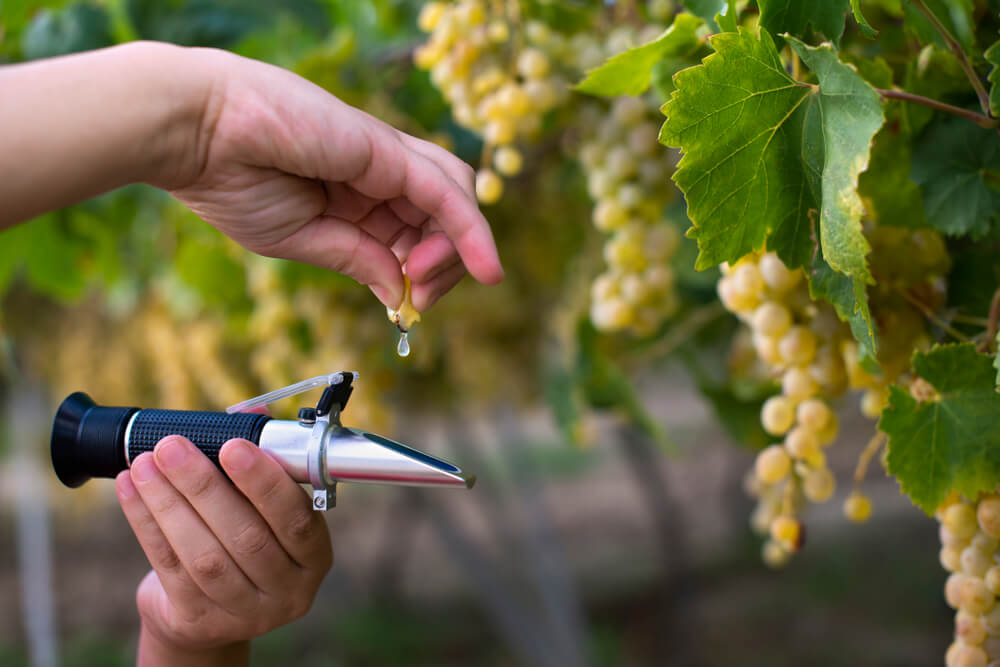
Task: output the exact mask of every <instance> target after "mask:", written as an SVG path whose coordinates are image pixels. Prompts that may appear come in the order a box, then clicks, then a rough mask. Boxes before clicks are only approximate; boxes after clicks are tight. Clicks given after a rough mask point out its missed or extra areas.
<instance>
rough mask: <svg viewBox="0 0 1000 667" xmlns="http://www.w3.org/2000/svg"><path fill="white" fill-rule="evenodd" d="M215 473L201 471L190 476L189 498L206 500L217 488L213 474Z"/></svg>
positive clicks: (187, 483) (188, 483) (188, 485)
mask: <svg viewBox="0 0 1000 667" xmlns="http://www.w3.org/2000/svg"><path fill="white" fill-rule="evenodd" d="M213 472H214V471H211V470H205V471H199V472H197V473H195V474H193V475H191V476H190V479H188V480H187V481H186V486H187V494H186V495H187V497H188V498H192V499H196V498H204V497H205V496H207V495H209V494H210V493H211V492H212V490H213V489H214V488H215V481H216V480H215V475H214V474H212V473H213Z"/></svg>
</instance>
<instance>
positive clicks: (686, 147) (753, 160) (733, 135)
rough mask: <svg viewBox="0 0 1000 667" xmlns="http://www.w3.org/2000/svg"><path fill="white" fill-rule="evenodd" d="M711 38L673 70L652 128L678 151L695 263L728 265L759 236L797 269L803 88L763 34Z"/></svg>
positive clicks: (802, 226)
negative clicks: (671, 86) (658, 123)
mask: <svg viewBox="0 0 1000 667" xmlns="http://www.w3.org/2000/svg"><path fill="white" fill-rule="evenodd" d="M711 45H712V47H713V48H714V49H715V53H714V54H712V55H710V56H708V57H707V58H705V59H704V61H703V62H702V64H701V65H698V66H695V67H691V68H689V69H686V70H683V71H681V72H678V74H677V75H676V76H675V77H674V83H675V84H676V86H677V88H676V90H675V91H674V94H673V95H672V96H671V98H670V100H669V101H668V102H667V103H666V104H665V105H664V106H663V113H664V115H665V116H666V117H667V119H666V122H665V123H664V125H663V128H662V130H661V132H660V141H661V142H662V143H664V144H666V145H668V146H673V147H676V148H680V149H681V151H682V152H683V157H682V158H681V160H680V162H679V164H678V168H677V170H676V171H675V173H674V180H675V182H676V183H677V185H678V186H679V187H680V189H681V190H682V191H683V192H684V195H685V198H686V199H687V204H688V217H689V218H690V219H691V222H692V223H693V225H694V226H693V227H692V228H691V229H690V230H689V231H688V235H689V236H691V237H692V238H695V239H697V241H698V247H699V249H700V253H699V255H698V261H697V264H696V268H698V269H699V270H700V269H705V268H708V267H710V266H715V265H716V264H719V263H721V262H735V261H737V260H739V259H740V258H741V257H743V256H744V255H746V254H747V253H749V252H752V251H755V250H760V249H761V248H762V247H763V246H764V242H765V241H767V244H768V247H769V248H770V249H772V250H774V251H775V252H777V253H778V255H779V256H780V257H781V259H782V260H784V262H785V264H787V265H789V266H791V267H798V266H803V265H805V264H807V263H808V262H809V259H810V255H811V250H812V242H811V240H810V234H811V221H810V215H809V213H810V210H815V209H816V208H817V205H816V202H815V198H814V195H813V193H812V191H811V189H810V183H809V180H808V177H807V175H806V174H805V171H804V169H803V163H802V157H801V156H802V149H803V146H804V143H805V142H804V140H803V132H804V128H805V125H806V116H807V110H808V108H809V106H810V105H809V104H807V101H808V100H809V99H810V98H811V97H812V96H811V95H810V93H811V88H810V87H809V86H806V85H803V84H800V83H798V82H797V81H795V80H793V79H792V78H791V77H790V76H788V74H787V73H786V72H785V69H784V67H783V65H782V63H781V60H780V58H779V57H778V51H777V49H776V48H775V46H774V41H773V40H772V39H771V37H770V35H769V34H768V33H767V32H766V31H761V33H760V37H759V38H758V37H756V36H754V35H753V33H751V32H749V31H747V30H744V29H740V30H739V31H738V32H725V33H720V34H718V35H714V36H712V37H711Z"/></svg>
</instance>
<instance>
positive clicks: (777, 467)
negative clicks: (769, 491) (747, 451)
mask: <svg viewBox="0 0 1000 667" xmlns="http://www.w3.org/2000/svg"><path fill="white" fill-rule="evenodd" d="M754 467H755V469H756V471H757V478H758V479H760V481H762V482H764V483H765V484H774V483H776V482H780V481H781V480H783V479H784V478H785V477H786V476H787V475H788V472H789V470H791V467H792V460H791V459H790V458H789V457H788V453H787V452H786V451H785V449H784V448H783V447H782V446H781V445H771V446H770V447H766V448H765V449H762V450H761V451H760V453H759V454H758V455H757V460H756V462H755V463H754Z"/></svg>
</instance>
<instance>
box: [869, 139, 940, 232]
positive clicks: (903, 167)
mask: <svg viewBox="0 0 1000 667" xmlns="http://www.w3.org/2000/svg"><path fill="white" fill-rule="evenodd" d="M912 159H913V148H912V147H911V146H910V142H909V141H908V138H907V137H906V136H905V135H904V134H903V133H902V132H900V131H899V129H898V128H897V127H893V126H892V125H891V124H889V125H886V126H885V127H883V128H882V130H880V131H879V133H878V134H877V135H875V143H874V144H873V145H872V155H871V164H869V166H868V169H867V170H866V171H865V172H864V173H863V174H861V177H860V178H859V179H858V194H860V195H861V198H862V199H863V200H865V202H866V208H867V209H868V216H869V217H870V218H873V219H874V220H875V222H877V223H878V224H880V225H890V226H894V227H923V226H925V225H927V218H926V216H925V215H924V205H923V202H922V200H921V198H920V188H919V187H917V184H916V183H914V182H913V179H912V178H910V169H911V163H912Z"/></svg>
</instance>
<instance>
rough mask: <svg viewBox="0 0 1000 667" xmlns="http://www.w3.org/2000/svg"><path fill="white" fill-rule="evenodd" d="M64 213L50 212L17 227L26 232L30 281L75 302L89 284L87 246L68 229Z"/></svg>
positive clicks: (23, 245) (40, 289)
mask: <svg viewBox="0 0 1000 667" xmlns="http://www.w3.org/2000/svg"><path fill="white" fill-rule="evenodd" d="M64 216H65V213H64V212H63V213H50V214H49V215H46V216H44V217H42V218H39V219H37V220H34V221H32V222H30V223H27V224H25V225H21V226H20V227H18V228H15V229H14V230H13V231H14V232H15V233H17V232H19V233H20V234H22V235H23V236H22V237H21V249H22V253H23V257H24V265H25V269H26V273H27V278H28V283H29V284H30V285H31V286H32V287H33V288H34V289H36V290H38V292H40V293H41V294H45V295H47V296H51V297H53V298H54V299H58V300H60V301H64V302H71V301H75V300H76V299H78V298H79V297H80V296H81V295H82V294H83V291H84V289H85V288H86V286H87V278H86V276H85V272H84V271H83V267H82V266H81V263H82V259H83V255H84V253H85V251H86V249H85V248H84V247H82V246H81V244H80V242H79V240H78V239H77V238H75V237H73V236H71V235H70V234H68V233H67V230H66V229H65V226H64V224H63V218H64Z"/></svg>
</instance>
